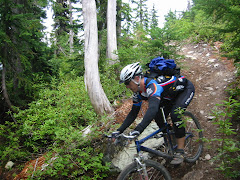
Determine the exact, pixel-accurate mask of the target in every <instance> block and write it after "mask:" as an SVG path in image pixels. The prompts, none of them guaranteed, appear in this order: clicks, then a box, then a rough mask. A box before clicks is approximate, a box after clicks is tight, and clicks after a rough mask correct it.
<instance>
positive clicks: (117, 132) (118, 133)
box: [112, 131, 120, 138]
mask: <svg viewBox="0 0 240 180" xmlns="http://www.w3.org/2000/svg"><path fill="white" fill-rule="evenodd" d="M119 135H120V131H115V132H112V138H117V137H118V136H119Z"/></svg>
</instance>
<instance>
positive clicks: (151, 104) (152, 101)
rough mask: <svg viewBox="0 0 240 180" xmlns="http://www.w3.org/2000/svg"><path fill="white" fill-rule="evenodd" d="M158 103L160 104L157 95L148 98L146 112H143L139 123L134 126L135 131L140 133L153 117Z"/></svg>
mask: <svg viewBox="0 0 240 180" xmlns="http://www.w3.org/2000/svg"><path fill="white" fill-rule="evenodd" d="M159 104H160V98H159V97H157V96H151V97H150V98H149V99H148V109H147V112H146V113H145V115H144V117H143V120H142V121H141V123H139V124H138V125H137V127H136V128H135V130H136V131H139V132H140V133H142V132H143V130H144V129H145V128H146V127H147V126H148V125H149V124H150V122H151V121H152V120H153V119H154V118H155V116H156V114H157V112H158V110H159Z"/></svg>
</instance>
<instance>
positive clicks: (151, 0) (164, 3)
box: [44, 0, 191, 33]
mask: <svg viewBox="0 0 240 180" xmlns="http://www.w3.org/2000/svg"><path fill="white" fill-rule="evenodd" d="M188 1H190V0H148V1H147V5H148V10H149V11H150V10H151V9H152V8H153V4H154V5H155V9H156V10H157V16H158V20H159V21H158V22H159V27H160V28H162V27H163V26H164V20H165V17H164V15H167V14H168V12H169V11H170V10H171V11H173V12H174V11H185V10H186V9H187V5H188ZM123 2H129V0H123ZM190 2H191V1H190ZM47 17H48V19H45V20H44V25H45V26H46V27H47V29H46V31H47V32H48V33H49V32H51V30H52V27H51V24H52V23H53V20H52V18H51V17H52V10H51V9H49V10H47Z"/></svg>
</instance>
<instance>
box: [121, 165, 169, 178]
mask: <svg viewBox="0 0 240 180" xmlns="http://www.w3.org/2000/svg"><path fill="white" fill-rule="evenodd" d="M144 163H145V165H146V171H147V176H148V177H146V176H145V175H144V172H143V168H139V167H138V165H137V163H136V162H133V163H131V164H130V165H128V166H127V167H126V168H125V169H124V170H123V171H122V172H121V173H120V174H119V176H118V178H117V180H138V179H141V180H146V179H148V180H154V179H158V180H171V179H172V178H171V176H170V174H169V172H168V170H167V169H166V168H165V167H164V166H163V165H161V164H160V163H158V162H156V161H152V160H145V161H144Z"/></svg>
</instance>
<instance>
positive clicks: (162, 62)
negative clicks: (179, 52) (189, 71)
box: [145, 57, 180, 78]
mask: <svg viewBox="0 0 240 180" xmlns="http://www.w3.org/2000/svg"><path fill="white" fill-rule="evenodd" d="M146 65H147V66H148V68H149V69H148V70H147V71H146V74H145V76H146V77H149V78H156V77H158V76H161V75H163V76H177V77H179V76H180V68H179V67H177V65H176V63H175V62H174V60H173V59H164V58H163V57H157V58H154V59H152V60H151V62H150V63H148V64H146Z"/></svg>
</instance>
